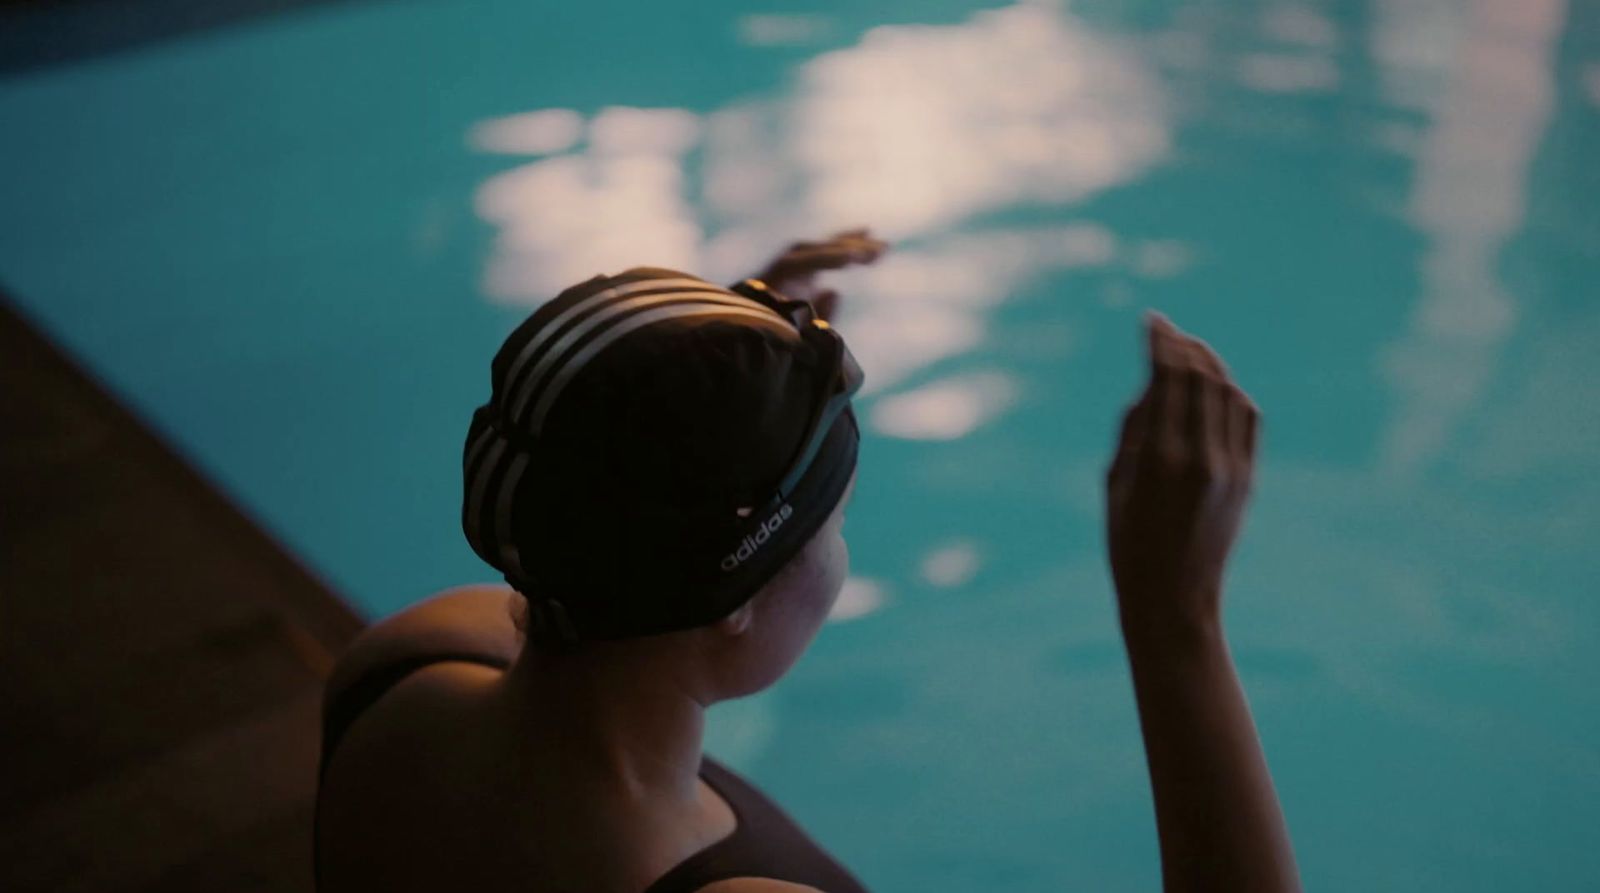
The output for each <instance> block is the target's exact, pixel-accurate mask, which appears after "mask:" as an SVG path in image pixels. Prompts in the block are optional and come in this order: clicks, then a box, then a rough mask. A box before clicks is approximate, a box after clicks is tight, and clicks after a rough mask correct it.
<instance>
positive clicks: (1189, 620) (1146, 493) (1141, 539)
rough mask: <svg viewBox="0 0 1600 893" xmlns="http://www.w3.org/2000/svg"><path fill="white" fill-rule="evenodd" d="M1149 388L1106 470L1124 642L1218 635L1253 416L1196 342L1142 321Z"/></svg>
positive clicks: (1161, 319)
mask: <svg viewBox="0 0 1600 893" xmlns="http://www.w3.org/2000/svg"><path fill="white" fill-rule="evenodd" d="M1145 328H1146V334H1147V336H1148V344H1149V352H1150V382H1149V385H1148V387H1147V388H1146V389H1145V392H1144V394H1143V395H1142V396H1141V397H1140V399H1139V400H1138V402H1136V403H1134V404H1133V405H1132V406H1131V407H1130V408H1129V409H1128V411H1127V413H1126V415H1125V416H1124V418H1123V424H1122V435H1121V442H1120V443H1119V444H1118V446H1117V454H1116V457H1115V459H1114V460H1113V461H1112V463H1111V466H1110V468H1109V469H1107V472H1106V528H1107V544H1108V546H1109V551H1110V562H1111V573H1112V577H1113V580H1114V581H1115V584H1116V590H1117V602H1118V606H1119V608H1120V610H1121V615H1122V626H1123V631H1124V634H1125V635H1141V636H1147V635H1154V636H1158V637H1163V638H1164V637H1167V636H1173V635H1176V636H1178V637H1180V638H1189V637H1190V636H1192V635H1193V634H1196V633H1200V634H1212V633H1217V632H1220V627H1221V600H1222V573H1223V566H1224V565H1225V564H1226V562H1227V559H1228V553H1229V550H1230V549H1231V548H1232V546H1233V542H1234V538H1235V536H1236V535H1237V534H1238V531H1239V526H1240V522H1241V520H1242V518H1243V516H1244V509H1245V504H1246V502H1247V501H1248V499H1249V496H1250V490H1251V485H1252V481H1253V478H1254V476H1255V453H1256V438H1257V433H1258V430H1259V428H1260V418H1261V413H1260V410H1259V409H1258V408H1257V407H1256V405H1255V403H1254V402H1253V401H1251V399H1250V398H1249V397H1248V396H1247V395H1246V394H1245V392H1244V391H1243V390H1241V389H1240V388H1239V386H1238V385H1237V384H1235V383H1234V381H1233V378H1232V376H1231V375H1229V373H1228V369H1227V367H1226V366H1224V365H1223V363H1222V360H1221V359H1220V358H1219V357H1218V356H1217V355H1216V353H1215V352H1214V351H1212V350H1211V348H1210V347H1209V346H1208V345H1207V344H1206V343H1205V342H1204V341H1201V340H1200V339H1198V338H1195V337H1193V336H1190V335H1187V334H1184V333H1183V332H1181V331H1179V330H1178V328H1177V327H1176V326H1174V325H1173V324H1172V323H1171V321H1169V320H1168V319H1167V318H1166V317H1165V316H1163V315H1161V314H1160V313H1156V312H1154V311H1150V312H1147V313H1146V314H1145Z"/></svg>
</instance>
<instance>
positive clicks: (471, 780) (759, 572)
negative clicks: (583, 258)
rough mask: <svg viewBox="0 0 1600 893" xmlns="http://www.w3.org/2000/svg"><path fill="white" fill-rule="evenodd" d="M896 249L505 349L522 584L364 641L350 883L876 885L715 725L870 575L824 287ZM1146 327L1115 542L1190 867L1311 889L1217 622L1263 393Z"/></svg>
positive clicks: (522, 335) (566, 306)
mask: <svg viewBox="0 0 1600 893" xmlns="http://www.w3.org/2000/svg"><path fill="white" fill-rule="evenodd" d="M884 249H885V246H884V244H883V243H882V242H879V241H877V240H875V239H873V238H872V237H871V236H870V235H869V234H868V233H867V232H866V231H865V230H856V231H851V232H847V233H841V234H839V235H836V236H834V237H833V238H831V239H828V240H825V241H822V242H818V243H801V244H798V245H796V246H794V247H793V248H791V249H790V250H789V251H788V252H787V253H785V254H784V255H783V256H781V257H779V258H778V259H777V260H776V261H775V262H774V263H773V264H772V265H771V266H770V267H769V268H768V269H767V271H766V272H765V273H764V274H763V275H762V276H761V277H760V279H763V280H765V281H766V283H770V284H771V286H772V288H770V289H769V288H768V287H767V286H766V285H765V284H763V282H761V281H757V280H746V281H745V282H744V283H740V284H739V285H738V286H735V287H734V288H733V289H722V288H719V287H717V286H714V285H710V284H709V283H706V282H704V281H703V280H699V279H695V278H694V277H690V276H687V275H685V274H681V273H676V272H673V271H670V270H660V269H654V268H636V269H634V270H629V271H627V272H625V273H623V274H620V275H618V276H615V277H596V278H595V279H592V280H590V281H589V282H586V283H581V284H579V285H576V286H573V287H572V288H569V289H567V290H566V291H564V292H563V293H562V294H561V295H559V296H558V297H557V298H556V299H555V300H553V301H551V302H550V303H548V304H546V305H544V306H543V307H541V308H540V309H539V310H538V311H536V312H535V313H534V314H533V315H532V316H531V317H530V318H529V319H528V320H527V321H526V322H525V323H524V324H523V325H522V326H520V327H518V329H517V330H516V331H515V332H513V333H512V334H511V336H510V337H509V338H507V340H506V343H505V345H504V346H503V347H502V348H501V350H500V352H499V353H498V354H497V355H496V357H495V359H494V362H493V364H492V367H491V369H492V379H493V393H492V395H491V398H490V400H489V402H488V403H486V404H485V405H484V406H483V407H480V408H479V409H478V411H477V412H476V413H475V414H474V416H473V422H472V425H471V428H470V429H469V432H468V437H467V443H466V451H465V452H466V455H465V463H464V470H465V475H464V499H463V516H462V522H463V528H464V529H465V531H466V534H467V538H468V541H469V542H470V543H471V544H472V546H473V548H474V550H475V551H476V552H477V553H478V554H479V555H480V556H481V557H482V558H484V560H486V561H487V562H488V563H490V564H491V565H493V566H494V567H495V568H497V569H498V570H499V571H501V572H502V573H503V574H504V575H505V577H506V579H507V582H508V583H509V584H510V586H511V588H510V589H507V588H505V587H499V586H473V587H465V588H461V589H455V590H451V591H449V592H446V593H443V594H441V595H439V596H436V597H434V598H432V599H429V600H427V601H424V602H422V603H420V604H418V605H415V606H413V607H411V608H408V609H406V610H405V611H402V612H400V613H399V614H397V615H395V616H393V617H390V618H388V619H386V620H384V621H383V622H381V623H379V624H377V625H376V626H374V627H372V628H371V629H369V630H367V631H366V632H364V633H363V634H362V635H361V636H360V637H359V638H358V639H357V640H356V641H355V642H354V643H353V644H352V645H351V647H350V648H349V649H348V651H347V652H346V653H345V654H344V655H343V657H342V658H341V660H340V662H339V665H338V666H337V667H336V669H335V671H334V673H333V675H332V677H331V678H330V680H329V682H328V695H327V702H326V710H325V714H324V750H323V762H322V774H321V783H320V787H319V796H318V817H317V849H318V853H317V869H318V879H319V886H320V889H322V890H323V891H324V893H339V891H346V890H385V891H404V890H473V891H495V890H507V891H511V890H516V891H574V893H576V891H583V893H610V891H615V893H641V891H645V893H678V891H683V893H688V891H700V893H806V891H825V893H857V891H862V890H864V887H863V886H862V885H861V884H860V882H859V881H858V880H857V879H856V878H855V877H853V876H852V875H851V874H850V873H849V871H848V870H846V869H845V868H844V867H842V866H841V865H839V864H838V863H837V862H835V861H834V860H833V859H832V858H831V857H829V856H828V855H827V854H826V853H825V852H824V851H822V850H821V849H820V848H819V847H818V846H817V845H816V844H815V842H813V841H812V840H811V839H810V838H809V837H808V836H807V835H806V834H805V832H804V831H802V830H801V829H800V828H799V827H797V826H796V825H795V824H794V823H793V822H792V821H791V820H790V819H789V818H788V817H787V816H786V815H785V814H784V813H783V812H782V810H781V809H780V808H779V807H777V806H776V805H775V804H773V803H772V802H771V801H769V800H768V799H767V798H766V797H765V796H763V795H762V794H761V793H760V791H758V790H757V789H755V788H754V787H752V786H750V785H749V784H748V782H746V781H745V780H744V779H742V778H740V777H739V776H738V775H736V774H734V773H733V772H731V771H730V770H728V769H727V768H726V767H724V766H722V765H721V764H719V763H717V762H716V761H715V760H713V759H712V758H710V757H709V756H707V755H705V754H703V753H702V751H701V737H702V729H703V724H704V710H705V708H706V707H708V706H709V705H711V704H713V703H716V702H717V701H721V700H725V699H728V698H737V697H741V696H743V695H747V694H751V693H754V692H757V691H760V690H762V689H764V688H766V687H767V686H769V685H771V684H772V683H773V682H775V681H777V680H778V679H779V678H780V677H782V676H783V674H784V673H785V672H786V671H787V670H788V669H789V667H790V666H792V665H793V664H794V662H795V661H796V660H797V659H798V658H799V657H800V655H801V654H802V653H803V652H804V651H805V649H806V647H807V646H808V645H809V644H810V642H811V640H812V638H813V637H814V636H815V635H816V633H817V630H818V629H819V628H820V626H821V625H822V623H823V621H824V619H825V618H826V617H827V615H828V612H829V610H830V609H831V607H832V606H833V603H834V600H835V599H836V598H837V596H838V593H839V590H840V587H841V585H842V584H843V582H844V579H845V576H846V572H847V567H848V561H849V553H848V551H847V549H846V546H845V542H844V538H843V535H842V532H841V531H842V527H843V522H844V511H845V506H846V504H847V503H848V501H849V499H850V493H851V491H852V490H853V487H854V481H855V460H856V451H857V442H858V438H859V433H858V430H857V427H856V421H855V416H854V413H853V411H852V410H851V409H850V407H849V397H850V395H851V394H852V393H854V391H855V389H856V388H858V387H859V386H860V383H861V377H860V372H859V369H858V368H857V367H856V366H855V363H854V361H853V359H852V358H851V357H850V355H849V352H848V350H846V349H845V347H844V343H843V341H842V339H840V338H839V337H838V335H837V333H836V332H834V331H833V330H832V329H831V328H830V327H829V326H828V325H827V323H826V319H827V318H828V317H830V316H831V315H832V312H833V309H834V307H835V305H836V301H837V296H836V295H834V294H833V293H831V292H827V291H822V290H819V289H817V288H816V286H815V284H814V276H815V274H816V273H817V272H818V271H819V270H822V269H830V268H837V267H842V266H846V265H848V264H852V263H869V262H871V261H873V260H876V259H877V258H878V257H879V255H880V254H881V253H882V252H883V250H884ZM785 295H787V296H788V297H785ZM1149 342H1150V350H1151V361H1152V370H1153V375H1152V380H1151V384H1150V387H1149V389H1148V390H1147V391H1146V392H1145V394H1144V396H1143V397H1142V398H1141V399H1140V400H1139V402H1138V403H1137V404H1135V405H1134V406H1133V408H1132V409H1131V410H1130V411H1129V413H1128V415H1127V417H1126V419H1125V422H1124V428H1123V432H1122V443H1121V445H1120V447H1119V449H1118V452H1117V457H1116V459H1115V461H1114V462H1113V463H1112V466H1111V468H1110V470H1109V473H1108V488H1109V528H1108V531H1109V534H1110V551H1111V566H1112V571H1113V577H1114V579H1115V582H1116V586H1117V592H1118V599H1119V605H1120V607H1121V618H1122V626H1123V631H1124V637H1125V639H1126V641H1127V645H1128V652H1129V655H1130V659H1131V663H1132V666H1133V670H1134V681H1135V685H1136V690H1137V694H1138V703H1139V710H1140V717H1141V721H1142V725H1143V731H1144V736H1145V740H1146V745H1147V751H1148V754H1149V763H1150V770H1151V777H1152V781H1153V784H1154V787H1155V793H1156V807H1157V820H1158V826H1159V831H1160V837H1161V852H1162V865H1163V869H1164V873H1165V876H1166V885H1167V888H1168V889H1169V890H1191V889H1192V890H1263V891H1266V890H1271V891H1278V890H1293V889H1297V888H1298V882H1297V879H1296V875H1295V869H1294V864H1293V859H1292V856H1291V854H1290V850H1289V843H1288V837H1287V834H1286V831H1285V829H1284V825H1283V819H1282V816H1281V814H1280V812H1279V809H1278V805H1277V800H1276V797H1275V795H1274V793H1273V790H1272V784H1271V780H1270V778H1269V777H1268V774H1267V770H1266V767H1265V764H1264V762H1263V760H1262V757H1261V750H1260V746H1259V744H1258V742H1257V739H1256V734H1255V729H1254V726H1253V724H1252V722H1251V719H1250V716H1249V713H1248V710H1247V708H1246V706H1245V701H1244V697H1243V694H1242V693H1241V691H1240V689H1239V685H1238V679H1237V676H1236V675H1235V673H1234V671H1233V667H1232V664H1231V662H1230V660H1229V658H1228V654H1227V649H1226V647H1225V644H1224V642H1223V639H1222V632H1221V626H1220V617H1219V602H1220V590H1221V585H1220V584H1221V575H1222V566H1223V562H1224V559H1225V558H1226V555H1227V552H1228V549H1229V547H1230V545H1231V543H1232V540H1233V537H1234V534H1235V532H1236V531H1237V528H1238V525H1239V520H1240V517H1241V515H1242V510H1243V506H1244V503H1245V499H1246V497H1247V493H1248V488H1249V482H1250V479H1251V473H1252V468H1253V455H1254V448H1255V428H1256V420H1257V417H1258V413H1257V412H1256V410H1255V407H1254V406H1253V405H1252V404H1251V403H1250V401H1249V399H1248V398H1247V397H1245V395H1244V394H1243V392H1242V391H1240V390H1239V389H1238V388H1237V387H1236V386H1235V385H1234V384H1233V383H1232V381H1231V379H1230V378H1229V377H1228V373H1227V372H1226V370H1225V369H1224V368H1223V367H1222V364H1221V362H1220V361H1219V360H1218V359H1217V358H1216V356H1215V355H1214V354H1213V353H1212V352H1211V351H1210V350H1209V349H1208V348H1207V347H1206V346H1205V345H1204V344H1203V343H1202V342H1200V341H1198V340H1196V339H1193V338H1190V337H1187V336H1185V335H1182V334H1181V333H1179V332H1178V331H1177V330H1176V329H1174V328H1173V327H1172V326H1171V325H1170V324H1169V323H1167V322H1166V321H1165V319H1164V318H1161V317H1152V318H1151V320H1150V324H1149Z"/></svg>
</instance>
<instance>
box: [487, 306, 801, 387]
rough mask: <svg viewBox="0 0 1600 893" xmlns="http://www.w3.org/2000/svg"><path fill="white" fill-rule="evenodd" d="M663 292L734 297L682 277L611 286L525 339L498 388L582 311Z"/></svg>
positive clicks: (512, 379) (513, 381)
mask: <svg viewBox="0 0 1600 893" xmlns="http://www.w3.org/2000/svg"><path fill="white" fill-rule="evenodd" d="M663 289H674V290H679V291H683V290H695V291H707V292H710V293H712V294H724V295H729V296H734V293H733V292H730V291H728V290H727V289H724V288H721V287H720V286H716V285H712V284H711V283H709V282H707V281H705V280H704V279H691V278H683V277H680V278H677V279H638V280H635V281H633V282H624V283H622V284H621V285H615V286H612V287H611V288H608V289H606V290H604V291H598V292H595V293H594V294H592V295H589V296H588V297H586V298H583V299H581V300H579V301H577V302H576V303H574V304H573V305H572V306H571V307H568V308H567V309H566V310H563V311H561V313H560V314H559V315H558V316H556V318H555V319H552V320H550V321H549V322H548V323H546V324H545V325H544V326H542V327H541V328H540V329H539V331H538V333H537V334H535V335H534V336H533V337H532V338H530V339H528V343H527V344H524V345H523V346H522V349H521V350H519V351H517V358H516V360H514V361H513V362H512V363H511V368H510V369H508V370H506V377H505V379H504V381H502V382H501V385H502V387H503V388H504V389H505V390H506V392H508V393H509V392H510V391H511V389H512V388H514V387H515V386H516V384H517V379H518V378H519V377H520V376H521V374H522V370H523V367H524V366H526V365H527V363H528V361H529V360H531V359H533V355H534V354H535V353H537V352H538V350H539V348H540V346H541V345H543V344H544V343H545V342H546V341H548V340H550V339H551V338H553V337H555V336H556V334H557V333H559V332H560V331H561V328H562V327H563V326H565V325H566V324H567V323H568V322H570V321H571V320H572V318H573V317H574V316H577V315H578V314H580V313H583V312H584V311H585V310H590V309H593V308H594V307H595V306H596V305H597V304H603V303H605V302H606V301H609V300H611V299H613V298H621V297H626V296H628V295H631V294H636V293H638V292H646V291H661V290H663ZM746 300H747V301H748V302H749V303H750V304H752V305H754V306H758V307H759V306H762V305H761V304H760V303H759V302H756V301H750V300H749V299H746ZM773 315H774V316H778V314H777V313H773ZM779 318H781V317H779Z"/></svg>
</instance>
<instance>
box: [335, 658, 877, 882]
mask: <svg viewBox="0 0 1600 893" xmlns="http://www.w3.org/2000/svg"><path fill="white" fill-rule="evenodd" d="M456 660H459V661H469V662H472V663H478V664H485V665H488V666H493V667H498V668H500V669H505V667H506V664H505V663H504V662H497V661H495V660H493V659H489V658H485V657H484V656H482V655H476V654H434V655H429V656H426V657H412V658H407V659H406V660H403V661H398V662H396V663H393V664H390V665H388V666H381V667H377V668H374V669H373V670H371V671H369V672H368V673H367V674H366V675H364V676H362V677H360V678H358V679H357V680H356V681H355V682H354V683H352V684H350V685H348V686H346V687H345V689H344V691H342V692H340V693H339V694H338V695H337V696H336V697H335V699H334V700H333V702H332V703H330V704H329V705H328V707H327V710H326V711H325V712H324V715H323V723H322V762H321V766H320V768H319V770H318V776H319V779H320V776H321V774H322V772H323V771H325V770H326V769H327V766H328V758H329V756H330V755H331V754H332V753H333V748H334V746H335V745H337V744H338V742H339V739H340V738H342V737H343V736H344V733H345V731H346V730H347V729H349V728H350V725H351V723H353V722H355V720H356V717H357V716H359V715H360V714H361V712H362V711H363V710H365V709H366V708H367V707H369V706H371V705H372V704H373V702H375V701H377V700H378V699H379V698H380V697H382V696H383V694H384V693H385V692H387V691H388V690H389V689H390V688H391V687H393V686H394V685H395V684H396V683H398V682H399V681H400V680H401V679H404V678H405V677H406V676H409V675H410V674H411V673H413V672H415V671H417V670H419V669H421V668H423V667H425V666H428V665H430V664H434V663H439V662H442V661H456ZM700 777H701V778H703V779H705V781H706V784H708V785H710V786H711V788H712V789H713V790H715V791H716V792H717V793H718V794H720V795H721V796H722V798H723V799H724V800H727V801H728V805H729V806H730V807H732V808H733V814H734V816H735V817H736V818H737V819H738V826H737V827H736V828H735V829H734V832H733V834H731V835H729V836H728V837H726V838H724V839H722V840H720V841H718V842H716V843H714V844H712V845H711V846H709V847H707V848H705V849H703V850H701V851H699V852H698V853H695V854H694V855H692V856H690V857H689V858H687V859H685V860H683V861H682V862H680V863H678V864H677V865H676V866H674V867H673V868H672V869H671V870H670V871H668V872H667V873H666V874H664V875H662V876H661V877H660V878H659V879H657V880H656V882H655V883H653V884H651V885H650V888H649V889H648V890H645V891H644V893H694V891H696V890H699V889H700V888H701V887H704V886H706V885H707V884H710V883H713V882H715V881H719V880H725V879H727V878H734V877H762V878H773V879H775V880H780V881H790V882H792V883H798V884H809V885H810V886H813V887H816V888H817V889H819V890H822V891H824V893H867V890H866V888H865V887H863V886H862V885H861V882H860V881H858V880H856V879H855V877H854V876H853V875H851V874H850V872H849V871H848V870H846V869H845V868H844V867H843V866H842V865H840V864H839V863H838V862H835V861H834V860H833V858H832V857H830V856H829V855H828V854H827V853H826V852H825V851H824V850H823V849H822V848H821V847H820V846H818V845H817V843H816V842H815V841H813V840H812V839H811V838H810V836H808V835H807V834H806V832H805V831H804V830H802V829H801V828H800V826H799V825H797V824H795V822H794V820H793V819H792V818H790V817H789V816H788V814H787V813H785V812H784V811H783V810H782V809H781V808H780V807H779V806H778V805H777V804H776V803H773V802H772V801H771V800H769V799H768V798H767V797H766V795H764V794H762V793H761V791H759V790H757V789H756V787H755V786H754V785H752V784H750V783H749V782H748V781H745V780H744V779H743V778H741V777H739V776H738V775H737V774H735V773H734V772H733V770H731V769H729V768H727V767H726V766H723V765H722V764H721V763H718V762H717V761H716V760H713V759H712V758H711V757H710V756H702V758H701V763H700ZM318 794H319V796H318V798H317V801H318V802H317V812H318V813H320V812H321V796H320V794H321V785H320V783H319V785H318ZM312 835H313V840H315V835H316V830H315V825H313V830H312ZM315 858H316V853H315V845H314V846H313V860H315ZM313 865H314V867H315V862H314V863H313Z"/></svg>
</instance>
